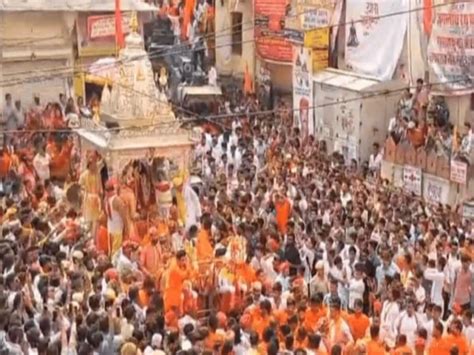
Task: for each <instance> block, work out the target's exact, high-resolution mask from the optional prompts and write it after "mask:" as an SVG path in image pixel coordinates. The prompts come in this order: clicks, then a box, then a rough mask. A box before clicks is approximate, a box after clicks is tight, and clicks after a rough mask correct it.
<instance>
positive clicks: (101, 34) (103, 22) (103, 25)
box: [87, 13, 132, 40]
mask: <svg viewBox="0 0 474 355" xmlns="http://www.w3.org/2000/svg"><path fill="white" fill-rule="evenodd" d="M131 18H132V15H131V14H130V13H123V14H122V31H123V33H124V34H127V33H130V19H131ZM87 35H88V37H89V39H90V40H94V39H103V38H110V37H115V15H104V16H89V17H88V18H87Z"/></svg>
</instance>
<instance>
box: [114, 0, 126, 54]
mask: <svg viewBox="0 0 474 355" xmlns="http://www.w3.org/2000/svg"><path fill="white" fill-rule="evenodd" d="M115 43H116V45H117V48H118V49H121V48H123V44H124V43H123V29H122V11H120V0H115Z"/></svg>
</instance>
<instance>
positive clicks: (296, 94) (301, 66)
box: [293, 46, 314, 137]
mask: <svg viewBox="0 0 474 355" xmlns="http://www.w3.org/2000/svg"><path fill="white" fill-rule="evenodd" d="M312 71H313V69H312V59H311V49H309V48H304V47H296V46H295V48H294V53H293V107H294V109H295V111H294V113H293V117H294V118H295V124H296V125H297V127H299V128H300V129H301V135H302V136H303V137H306V136H307V135H308V134H313V132H314V122H313V112H314V111H313V80H312V76H313V74H312Z"/></svg>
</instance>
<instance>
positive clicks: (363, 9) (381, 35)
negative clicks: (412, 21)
mask: <svg viewBox="0 0 474 355" xmlns="http://www.w3.org/2000/svg"><path fill="white" fill-rule="evenodd" d="M408 4H409V0H397V1H386V0H371V1H361V0H347V6H346V22H347V25H346V63H347V66H348V67H349V68H350V69H352V70H353V71H355V72H357V73H360V74H365V75H370V76H373V77H376V78H377V79H379V80H391V79H392V77H393V74H394V73H395V69H396V68H397V63H398V60H399V58H400V54H401V52H402V49H403V44H404V40H405V33H406V30H407V24H408ZM393 14H397V15H393Z"/></svg>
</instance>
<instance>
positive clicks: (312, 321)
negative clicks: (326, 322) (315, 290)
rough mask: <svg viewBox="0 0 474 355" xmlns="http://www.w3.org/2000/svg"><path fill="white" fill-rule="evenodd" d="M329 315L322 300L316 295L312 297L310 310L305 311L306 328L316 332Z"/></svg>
mask: <svg viewBox="0 0 474 355" xmlns="http://www.w3.org/2000/svg"><path fill="white" fill-rule="evenodd" d="M326 315H327V310H326V308H325V307H324V306H323V300H322V298H321V297H320V296H319V295H318V294H316V295H313V296H312V297H311V301H310V306H309V309H307V310H306V311H305V315H304V327H305V328H306V330H308V331H310V332H311V331H315V330H316V327H317V325H318V322H319V320H320V319H322V318H324V317H325V316H326Z"/></svg>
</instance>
